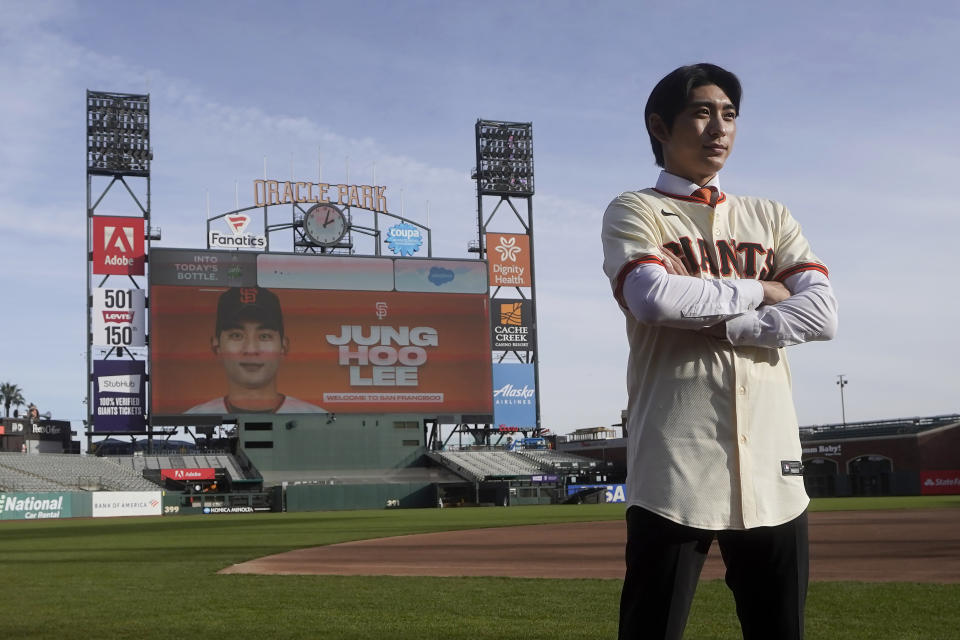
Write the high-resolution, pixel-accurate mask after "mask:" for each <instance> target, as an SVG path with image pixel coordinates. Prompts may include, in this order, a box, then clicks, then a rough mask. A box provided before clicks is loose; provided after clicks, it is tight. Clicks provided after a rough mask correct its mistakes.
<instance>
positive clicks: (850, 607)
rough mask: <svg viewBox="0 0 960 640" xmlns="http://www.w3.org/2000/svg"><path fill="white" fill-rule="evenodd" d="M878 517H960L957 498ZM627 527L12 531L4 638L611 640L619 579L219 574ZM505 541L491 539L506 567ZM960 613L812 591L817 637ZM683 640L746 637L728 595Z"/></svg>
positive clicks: (884, 631) (195, 520)
mask: <svg viewBox="0 0 960 640" xmlns="http://www.w3.org/2000/svg"><path fill="white" fill-rule="evenodd" d="M882 502H884V505H882V506H890V505H893V504H897V505H898V506H897V507H895V508H911V507H924V506H937V507H954V508H956V507H960V497H951V498H950V499H930V498H925V499H908V500H906V501H898V500H897V499H883V500H882ZM844 504H846V505H847V508H850V507H856V508H880V507H881V505H878V504H877V503H875V502H874V501H872V500H850V501H848V502H846V503H844ZM836 508H837V504H836V503H834V502H833V501H816V502H815V503H814V505H813V506H812V509H814V510H820V509H836ZM622 517H623V507H622V505H576V506H574V505H564V506H549V507H512V508H508V509H503V508H484V509H443V510H440V509H432V510H399V511H351V512H324V513H290V514H256V515H235V516H208V517H202V516H197V517H168V518H117V519H110V520H60V521H39V522H2V523H0V576H2V585H3V593H2V595H0V638H58V639H72V638H97V639H98V640H99V639H110V638H148V639H149V638H157V639H162V640H171V639H172V638H188V639H194V638H195V639H197V640H211V639H213V638H345V639H348V638H388V639H390V640H393V639H399V638H421V639H427V638H444V639H446V638H465V639H467V638H469V639H470V640H476V639H486V638H490V639H493V638H524V639H526V638H531V639H536V638H543V639H545V640H546V639H549V640H558V639H561V638H578V637H582V638H613V637H615V635H616V615H617V600H618V597H619V590H620V585H619V582H618V581H616V580H528V579H509V578H391V577H376V578H370V577H335V576H248V575H217V573H216V572H217V571H218V570H219V569H221V568H223V567H226V566H228V565H230V564H233V563H236V562H241V561H244V560H249V559H252V558H256V557H260V556H263V555H267V554H270V553H276V552H280V551H285V550H289V549H294V548H300V547H309V546H316V545H322V544H331V543H335V542H342V541H346V540H355V539H361V538H373V537H382V536H389V535H401V534H409V533H422V532H431V531H442V530H451V529H465V528H466V529H473V528H481V527H503V526H511V525H522V524H542V523H556V522H570V521H589V520H610V519H620V518H622ZM504 533H505V532H498V531H496V530H491V532H490V535H491V537H492V538H494V539H501V540H502V542H503V544H504V551H503V553H504V554H506V555H509V554H511V551H510V546H509V537H508V536H507V535H504ZM546 542H549V541H546ZM516 559H517V562H523V558H522V557H519V556H518V557H517V558H516ZM958 601H960V585H920V584H858V583H814V584H813V585H811V590H810V598H809V606H808V617H807V619H808V623H807V624H808V638H813V639H818V638H823V639H830V640H833V639H837V638H842V639H844V640H847V639H851V640H858V639H860V638H863V639H867V638H869V639H870V640H873V639H875V638H885V639H886V638H918V639H919V638H923V639H935V638H951V637H956V630H957V629H960V613H958V608H957V606H956V603H957V602H958ZM686 637H687V638H705V639H707V638H709V639H714V638H717V639H722V638H738V637H739V627H738V625H737V621H736V616H735V614H734V610H733V600H732V597H731V596H730V595H729V592H728V591H727V589H726V587H725V586H724V585H723V583H722V582H720V581H713V582H706V583H704V584H703V585H701V588H700V589H699V590H698V593H697V597H696V600H695V602H694V607H693V611H692V614H691V621H690V625H689V627H688V633H687V636H686Z"/></svg>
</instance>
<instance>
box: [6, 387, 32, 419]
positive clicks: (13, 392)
mask: <svg viewBox="0 0 960 640" xmlns="http://www.w3.org/2000/svg"><path fill="white" fill-rule="evenodd" d="M0 401H2V402H3V409H4V415H5V416H7V417H8V418H9V417H10V405H14V406H17V407H19V406H21V405H24V404H26V403H27V401H26V400H24V398H23V389H21V388H20V387H18V386H17V385H15V384H13V383H12V382H3V383H0Z"/></svg>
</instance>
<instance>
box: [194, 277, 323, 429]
mask: <svg viewBox="0 0 960 640" xmlns="http://www.w3.org/2000/svg"><path fill="white" fill-rule="evenodd" d="M210 350H211V351H212V352H213V355H214V356H215V357H216V358H217V359H218V360H219V362H220V364H221V365H222V366H223V372H224V374H225V377H226V383H227V390H226V393H225V394H224V395H222V396H218V397H216V398H213V399H212V400H209V401H207V402H204V403H201V404H198V405H196V406H194V407H191V408H190V409H188V410H187V412H186V413H190V414H230V413H326V410H325V409H323V408H322V407H319V406H317V405H315V404H311V403H309V402H305V401H303V400H298V399H297V398H294V397H292V396H288V395H284V394H283V393H280V392H279V391H278V389H277V372H278V371H279V369H280V366H281V365H282V364H283V360H284V358H285V357H286V355H287V354H288V353H289V351H290V338H289V337H288V336H286V335H285V334H284V328H283V312H282V310H281V308H280V300H279V298H277V295H276V294H275V293H273V292H272V291H270V290H269V289H264V288H262V287H233V288H231V289H227V290H226V291H225V292H223V293H222V294H221V295H220V299H219V300H218V302H217V319H216V325H215V327H214V333H213V335H212V336H211V337H210Z"/></svg>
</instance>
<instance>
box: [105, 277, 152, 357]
mask: <svg viewBox="0 0 960 640" xmlns="http://www.w3.org/2000/svg"><path fill="white" fill-rule="evenodd" d="M145 309H146V298H145V296H144V292H143V289H105V288H102V287H101V288H97V289H94V290H93V310H92V311H93V344H94V345H96V346H98V347H142V346H144V345H145V344H146V337H145V336H146V331H145V327H146V322H145V317H144V316H145V313H144V311H145Z"/></svg>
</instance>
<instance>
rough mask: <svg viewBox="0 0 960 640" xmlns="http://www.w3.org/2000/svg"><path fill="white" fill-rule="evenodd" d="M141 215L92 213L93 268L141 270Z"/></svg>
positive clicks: (100, 271)
mask: <svg viewBox="0 0 960 640" xmlns="http://www.w3.org/2000/svg"><path fill="white" fill-rule="evenodd" d="M143 237H144V219H143V218H121V217H117V216H94V217H93V272H94V273H96V274H103V275H121V276H126V275H130V276H142V275H143V274H144V263H145V255H146V253H145V249H144V241H143Z"/></svg>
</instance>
